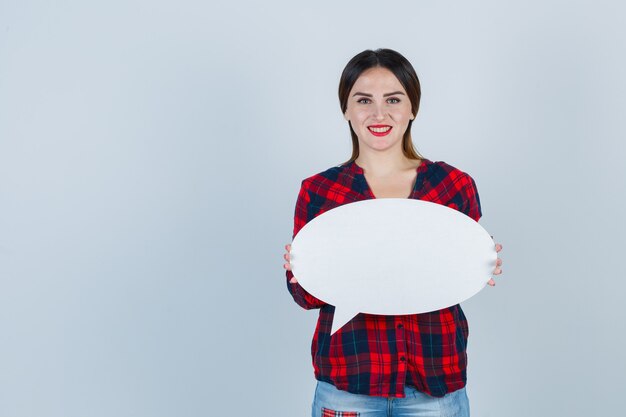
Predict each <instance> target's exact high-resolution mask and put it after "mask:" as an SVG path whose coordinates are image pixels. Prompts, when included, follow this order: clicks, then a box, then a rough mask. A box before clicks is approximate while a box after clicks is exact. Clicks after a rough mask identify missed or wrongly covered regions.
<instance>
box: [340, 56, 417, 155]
mask: <svg viewBox="0 0 626 417" xmlns="http://www.w3.org/2000/svg"><path fill="white" fill-rule="evenodd" d="M374 67H382V68H386V69H388V70H389V71H391V72H392V73H393V74H394V75H395V76H396V78H397V79H398V81H400V84H402V86H403V87H404V89H405V91H406V93H407V95H408V97H409V100H410V101H411V113H413V117H415V116H416V115H417V111H418V110H419V106H420V97H421V96H422V92H421V89H420V81H419V78H417V74H416V73H415V69H413V66H412V65H411V63H410V62H409V61H408V60H407V59H406V58H405V57H404V56H402V55H401V54H400V53H398V52H396V51H394V50H392V49H384V48H380V49H376V50H375V51H373V50H371V49H367V50H365V51H363V52H361V53H359V54H357V55H355V56H354V58H352V59H351V60H350V62H348V64H347V65H346V67H345V68H344V69H343V72H342V73H341V79H340V80H339V104H340V106H341V112H342V113H344V114H345V112H346V110H347V109H348V98H349V96H350V90H352V87H353V86H354V83H355V82H356V80H357V79H358V78H359V77H360V76H361V74H362V73H363V72H364V71H365V70H368V69H370V68H374ZM412 124H413V120H409V126H408V127H407V129H406V132H404V136H403V138H402V153H404V156H406V157H407V158H409V159H423V157H422V155H420V154H419V153H418V152H417V149H415V146H414V145H413V140H412V139H411V125H412ZM348 126H350V135H351V136H352V156H351V157H350V159H349V160H348V161H346V162H345V163H349V162H352V161H354V160H355V159H356V158H357V157H358V156H359V138H358V137H357V135H356V133H355V132H354V129H352V125H351V124H350V122H348Z"/></svg>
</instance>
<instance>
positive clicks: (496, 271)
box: [487, 243, 502, 287]
mask: <svg viewBox="0 0 626 417" xmlns="http://www.w3.org/2000/svg"><path fill="white" fill-rule="evenodd" d="M501 250H502V245H501V244H499V243H496V252H500V251H501ZM501 266H502V259H500V257H498V259H496V267H495V269H494V270H493V274H494V275H500V274H501V273H502V268H500V267H501ZM487 284H489V285H491V286H492V287H493V286H494V285H496V282H495V281H494V280H493V278H491V279H490V280H489V282H488V283H487Z"/></svg>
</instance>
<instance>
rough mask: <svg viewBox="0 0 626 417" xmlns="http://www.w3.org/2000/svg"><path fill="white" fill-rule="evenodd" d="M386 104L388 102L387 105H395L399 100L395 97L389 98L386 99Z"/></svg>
mask: <svg viewBox="0 0 626 417" xmlns="http://www.w3.org/2000/svg"><path fill="white" fill-rule="evenodd" d="M387 102H388V103H391V104H396V103H399V102H400V100H398V99H397V98H395V97H391V98H389V99H387Z"/></svg>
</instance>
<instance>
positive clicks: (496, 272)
mask: <svg viewBox="0 0 626 417" xmlns="http://www.w3.org/2000/svg"><path fill="white" fill-rule="evenodd" d="M501 273H502V269H501V268H496V269H494V270H493V274H494V275H500V274H501Z"/></svg>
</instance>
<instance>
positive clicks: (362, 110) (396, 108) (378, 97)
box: [344, 67, 413, 151]
mask: <svg viewBox="0 0 626 417" xmlns="http://www.w3.org/2000/svg"><path fill="white" fill-rule="evenodd" d="M344 118H345V119H346V120H348V121H349V122H350V124H351V125H352V129H353V130H354V132H355V133H356V135H357V137H358V138H359V146H360V148H361V149H363V147H364V146H366V147H369V148H371V149H372V150H378V151H383V150H387V149H390V148H393V147H395V146H398V147H401V146H402V137H403V136H404V132H406V129H407V127H408V126H409V120H412V119H413V113H411V101H410V100H409V97H408V96H407V94H406V91H405V90H404V87H402V84H400V81H398V79H397V78H396V76H395V75H394V74H393V72H391V71H389V70H388V69H387V68H382V67H374V68H370V69H368V70H366V71H363V73H362V74H361V75H360V76H359V78H358V79H357V80H356V82H355V83H354V86H353V87H352V90H350V95H349V97H348V106H347V109H346V112H345V113H344Z"/></svg>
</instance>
